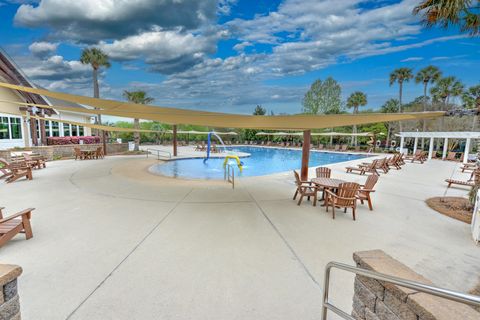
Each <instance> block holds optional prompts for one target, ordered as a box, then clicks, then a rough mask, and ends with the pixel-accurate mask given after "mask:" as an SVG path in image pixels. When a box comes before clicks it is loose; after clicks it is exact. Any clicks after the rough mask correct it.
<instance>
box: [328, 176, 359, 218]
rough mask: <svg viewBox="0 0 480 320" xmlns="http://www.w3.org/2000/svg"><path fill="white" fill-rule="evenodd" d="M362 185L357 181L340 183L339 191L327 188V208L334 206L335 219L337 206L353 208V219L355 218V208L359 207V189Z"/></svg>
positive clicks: (333, 214)
mask: <svg viewBox="0 0 480 320" xmlns="http://www.w3.org/2000/svg"><path fill="white" fill-rule="evenodd" d="M359 187H360V185H359V184H358V183H355V182H345V183H340V185H339V186H338V190H337V192H336V193H335V192H333V191H331V190H325V209H326V210H327V212H328V208H329V207H332V217H333V219H335V208H344V212H347V209H348V208H351V209H352V215H353V220H355V210H356V208H357V197H356V195H357V191H358V189H359Z"/></svg>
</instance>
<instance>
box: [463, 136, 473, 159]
mask: <svg viewBox="0 0 480 320" xmlns="http://www.w3.org/2000/svg"><path fill="white" fill-rule="evenodd" d="M471 140H472V139H470V138H467V142H466V143H465V151H464V152H463V163H467V162H468V154H469V153H470V141H471Z"/></svg>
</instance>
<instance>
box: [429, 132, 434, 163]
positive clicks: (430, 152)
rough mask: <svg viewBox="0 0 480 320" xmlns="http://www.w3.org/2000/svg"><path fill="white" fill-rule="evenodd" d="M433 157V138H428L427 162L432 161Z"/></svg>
mask: <svg viewBox="0 0 480 320" xmlns="http://www.w3.org/2000/svg"><path fill="white" fill-rule="evenodd" d="M432 155H433V137H432V138H430V146H429V147H428V160H430V159H432Z"/></svg>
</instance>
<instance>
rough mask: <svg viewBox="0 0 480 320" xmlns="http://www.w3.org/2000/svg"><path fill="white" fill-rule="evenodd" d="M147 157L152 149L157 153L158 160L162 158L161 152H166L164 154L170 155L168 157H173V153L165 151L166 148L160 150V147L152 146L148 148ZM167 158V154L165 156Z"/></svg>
mask: <svg viewBox="0 0 480 320" xmlns="http://www.w3.org/2000/svg"><path fill="white" fill-rule="evenodd" d="M146 150H147V158H148V155H149V154H150V152H151V151H154V152H156V153H157V160H160V153H164V154H167V155H168V159H172V154H171V153H170V152H168V151H165V150H159V149H152V148H147V149H146ZM165 158H167V156H165Z"/></svg>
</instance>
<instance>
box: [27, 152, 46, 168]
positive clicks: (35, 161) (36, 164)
mask: <svg viewBox="0 0 480 320" xmlns="http://www.w3.org/2000/svg"><path fill="white" fill-rule="evenodd" d="M23 158H24V159H25V162H26V163H27V164H28V165H29V166H31V167H32V168H34V169H41V168H45V167H46V166H47V165H46V163H45V159H44V158H43V157H41V156H40V155H38V156H36V157H35V158H34V157H33V156H32V155H30V154H28V153H23Z"/></svg>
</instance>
